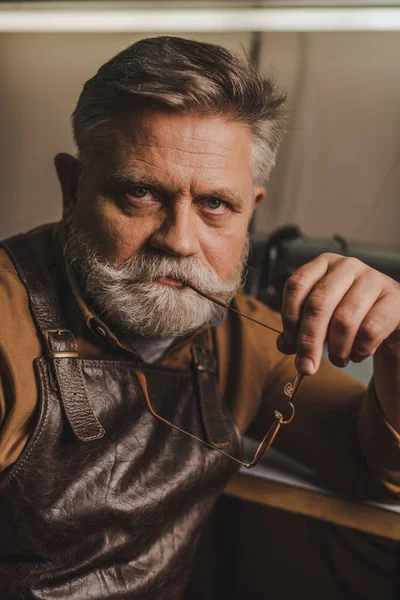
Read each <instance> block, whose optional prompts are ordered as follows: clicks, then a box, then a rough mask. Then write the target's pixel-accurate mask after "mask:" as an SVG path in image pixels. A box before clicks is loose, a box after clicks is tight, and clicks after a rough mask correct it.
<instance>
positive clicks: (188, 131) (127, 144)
mask: <svg viewBox="0 0 400 600" xmlns="http://www.w3.org/2000/svg"><path fill="white" fill-rule="evenodd" d="M251 142H252V137H251V132H250V129H249V127H248V126H247V125H246V124H244V123H239V122H237V121H234V120H233V119H228V118H226V117H221V116H217V117H209V116H208V117H201V116H197V115H186V114H177V113H160V112H156V113H150V114H146V115H145V116H143V117H142V118H141V119H140V121H139V122H138V121H137V120H135V121H134V122H132V124H128V126H127V127H126V128H124V130H123V131H121V132H120V134H119V135H118V141H117V148H116V151H117V156H116V157H115V158H116V159H117V160H118V161H119V162H120V163H121V162H126V161H128V162H129V161H130V160H131V159H132V158H133V159H134V158H135V157H136V158H137V159H139V160H140V159H141V158H142V159H143V158H144V160H146V158H148V159H150V160H152V159H155V160H157V159H161V160H162V161H166V162H167V161H171V163H173V162H175V161H176V162H178V163H179V164H181V165H182V166H188V167H190V166H195V167H196V166H197V167H205V168H213V167H214V168H221V167H223V166H224V165H227V166H228V165H232V168H233V169H237V166H238V165H237V164H235V163H240V164H241V165H242V168H246V162H247V160H246V159H247V157H248V158H250V152H251ZM248 162H249V164H250V160H249V161H248ZM121 166H122V165H121ZM126 166H128V165H126ZM144 167H145V164H144Z"/></svg>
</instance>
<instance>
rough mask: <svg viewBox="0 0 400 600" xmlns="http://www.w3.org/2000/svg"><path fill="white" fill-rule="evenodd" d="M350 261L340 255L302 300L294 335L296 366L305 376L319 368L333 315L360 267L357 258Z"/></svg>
mask: <svg viewBox="0 0 400 600" xmlns="http://www.w3.org/2000/svg"><path fill="white" fill-rule="evenodd" d="M351 260H352V259H344V258H342V259H341V260H339V261H337V262H336V263H335V264H334V265H333V266H331V270H330V271H329V272H328V273H327V275H326V276H325V277H323V278H322V279H321V281H319V282H318V283H317V284H316V285H315V286H314V288H313V290H312V291H311V293H310V294H309V296H308V298H307V299H306V301H305V303H304V306H303V311H302V316H301V322H300V328H299V333H298V338H297V359H296V366H297V368H298V370H299V371H300V372H301V373H304V374H305V375H312V374H313V373H315V372H316V371H317V369H318V368H319V365H320V363H321V358H322V352H323V347H324V341H325V338H326V337H327V334H328V328H329V323H330V320H331V318H332V315H333V313H334V311H335V309H336V307H337V306H338V304H339V303H340V302H341V300H342V299H343V297H344V296H345V294H346V293H347V292H348V291H349V289H350V288H351V286H352V285H353V284H354V279H355V277H356V276H357V275H358V271H359V269H360V268H361V267H359V265H358V262H359V261H357V263H356V262H352V263H350V261H351ZM360 265H362V263H360ZM350 266H352V268H350Z"/></svg>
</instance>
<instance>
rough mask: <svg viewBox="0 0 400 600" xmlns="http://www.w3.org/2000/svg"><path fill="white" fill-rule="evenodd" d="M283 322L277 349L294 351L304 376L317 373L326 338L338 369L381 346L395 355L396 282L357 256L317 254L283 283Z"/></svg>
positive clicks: (399, 293) (399, 287)
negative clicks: (282, 330) (386, 347)
mask: <svg viewBox="0 0 400 600" xmlns="http://www.w3.org/2000/svg"><path fill="white" fill-rule="evenodd" d="M282 322H283V327H284V334H283V335H281V336H279V338H278V342H277V344H278V348H279V350H281V351H282V352H284V353H285V354H293V353H295V352H296V353H297V358H296V367H297V369H298V370H299V371H300V372H302V373H304V374H306V375H312V374H313V373H315V372H316V371H317V369H318V367H319V365H320V362H321V356H322V350H323V345H324V341H325V340H326V341H327V343H328V353H329V359H330V361H331V362H332V363H333V364H334V365H336V366H338V367H345V366H346V365H347V363H348V362H349V360H352V361H354V362H361V361H362V360H364V359H365V358H367V357H368V356H371V355H373V354H375V352H376V350H377V349H378V348H379V347H380V346H381V345H387V346H388V347H389V349H390V352H391V353H395V354H396V356H398V358H400V284H398V283H397V282H396V281H394V280H393V279H391V278H390V277H387V276H386V275H383V274H382V273H380V272H379V271H376V270H375V269H372V268H371V267H369V266H368V265H366V264H364V263H363V262H361V261H360V260H358V259H356V258H346V257H343V256H340V255H338V254H330V253H325V254H321V255H320V256H318V257H317V258H315V259H314V260H312V261H311V262H309V263H307V264H306V265H304V266H302V267H300V268H299V269H298V270H297V271H296V272H295V273H294V274H293V275H292V276H291V277H290V278H289V279H288V280H287V281H286V285H285V288H284V293H283V303H282Z"/></svg>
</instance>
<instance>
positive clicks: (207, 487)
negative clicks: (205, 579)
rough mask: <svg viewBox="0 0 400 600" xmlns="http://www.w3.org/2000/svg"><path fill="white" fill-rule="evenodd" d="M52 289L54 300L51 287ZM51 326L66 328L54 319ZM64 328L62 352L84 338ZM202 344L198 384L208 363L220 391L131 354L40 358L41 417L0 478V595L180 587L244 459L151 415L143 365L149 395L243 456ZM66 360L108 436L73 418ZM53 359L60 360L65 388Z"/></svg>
mask: <svg viewBox="0 0 400 600" xmlns="http://www.w3.org/2000/svg"><path fill="white" fill-rule="evenodd" d="M15 250H17V251H18V248H14V252H15ZM27 268H29V265H27V264H26V265H24V269H27ZM28 291H29V292H30V291H31V290H30V289H29V286H28ZM43 293H44V296H43V298H44V300H43V302H44V304H45V303H46V298H48V297H49V294H48V291H47V290H44V291H43ZM41 302H42V300H41V296H40V293H39V294H38V295H37V297H36V299H35V302H34V303H32V307H34V306H35V307H37V304H39V305H40V310H41V311H42V312H43V307H42V306H41ZM46 314H47V313H46ZM56 317H57V315H56ZM46 318H48V314H47V316H46ZM57 318H58V317H57ZM48 320H49V321H51V319H48ZM56 322H59V321H58V320H56ZM47 327H48V328H49V329H57V327H55V326H54V323H50V322H49V324H48V326H47ZM62 336H63V339H61V338H58V336H50V337H51V338H52V340H53V339H54V340H55V341H54V346H52V347H53V349H54V350H55V351H60V348H65V346H66V345H67V346H68V347H69V348H70V349H71V348H73V347H74V346H73V344H74V343H76V342H74V340H73V339H72V338H71V336H72V334H71V333H70V332H69V333H68V334H67V333H65V334H62ZM72 337H73V336H72ZM198 343H199V345H200V346H201V345H202V343H203V342H202V341H201V339H200V340H199V341H198ZM51 344H53V342H51ZM60 344H61V345H60ZM200 354H202V353H200ZM204 355H206V357H207V360H206V361H201V360H200V361H199V362H198V363H197V364H196V365H195V370H196V373H197V374H198V375H200V387H201V386H202V385H203V384H202V383H201V381H202V380H201V373H204V372H206V373H207V374H208V376H209V377H213V378H214V380H213V384H212V385H211V384H210V385H209V383H210V382H208V383H207V386H204V385H203V389H204V391H205V390H208V391H209V392H211V390H212V393H211V395H208V393H207V394H204V395H203V397H202V401H201V402H199V399H198V394H197V391H196V390H197V386H198V385H199V384H198V377H196V375H193V372H192V370H179V369H171V368H163V367H160V366H156V365H148V364H143V363H135V362H134V361H133V360H83V359H80V358H72V359H69V358H60V359H55V360H53V361H50V360H49V359H48V358H47V357H46V356H44V357H42V358H40V359H37V360H36V361H35V370H36V375H37V382H38V386H39V390H40V403H39V414H38V418H37V423H36V427H35V430H34V433H33V435H32V437H31V438H30V441H29V442H28V444H27V446H26V447H25V449H24V451H23V452H22V454H21V455H20V458H19V459H18V461H17V462H16V463H15V464H14V465H13V466H12V468H11V469H9V471H8V472H6V473H4V474H3V476H2V478H1V479H0V515H6V516H7V518H6V519H4V520H3V521H2V523H1V538H0V598H1V599H2V600H17V599H18V600H33V599H41V600H64V599H67V598H68V600H83V599H84V598H88V599H89V598H90V600H116V599H118V600H127V599H129V600H145V599H146V600H151V599H157V600H170V599H171V600H172V599H174V600H178V599H179V598H180V597H182V594H183V593H184V590H185V585H186V582H187V578H188V575H189V573H190V568H191V563H192V559H193V555H194V551H195V549H196V544H197V541H198V539H199V536H200V533H201V531H202V529H203V527H204V525H205V522H206V519H207V517H208V515H209V513H210V511H211V509H212V507H213V505H214V503H215V501H216V499H217V498H218V496H219V495H220V494H221V493H222V491H223V488H224V486H225V484H226V482H227V480H228V479H229V478H230V477H231V476H232V474H233V473H234V472H235V470H236V468H237V466H236V465H235V463H234V462H233V461H230V460H229V459H227V458H226V457H224V456H223V455H221V454H220V453H219V452H217V451H214V450H210V449H209V448H207V447H206V446H204V445H203V444H201V443H198V442H196V441H194V440H192V439H191V438H190V437H188V436H186V435H184V434H182V433H180V432H178V431H176V430H175V429H173V428H171V427H168V426H167V425H165V424H164V423H162V422H161V421H159V420H158V419H156V418H154V417H153V416H152V415H151V414H150V412H149V410H148V409H147V406H146V403H145V400H144V397H143V393H142V390H141V387H140V385H139V383H138V379H137V377H136V376H135V372H136V370H138V371H139V370H140V372H142V373H144V374H145V376H146V379H147V386H148V391H149V395H150V397H151V399H152V403H153V404H154V405H155V408H156V409H157V410H160V411H166V412H167V413H168V415H169V417H170V420H171V421H172V422H173V423H174V424H176V425H178V426H179V427H181V428H182V429H190V431H194V432H195V433H196V434H197V435H198V436H199V437H204V436H205V435H206V434H207V435H211V436H212V438H213V439H214V438H215V439H217V438H219V441H221V440H222V441H223V442H226V443H227V446H226V447H225V449H226V450H227V451H229V452H230V453H231V454H233V455H235V456H237V457H239V456H240V451H241V449H240V439H239V437H238V435H237V433H236V429H235V425H234V422H233V419H232V417H231V416H230V415H229V414H228V412H227V411H226V410H225V409H224V407H221V406H220V405H219V404H218V406H219V408H218V411H219V418H220V419H221V420H223V421H224V426H223V427H222V428H221V427H220V423H219V422H218V419H216V420H215V418H213V419H212V420H211V421H207V416H206V417H205V415H207V414H208V412H209V411H210V413H211V412H212V411H213V410H214V407H215V405H216V404H217V403H218V399H217V398H216V396H215V392H216V385H215V383H216V375H215V373H212V372H210V371H201V370H199V369H198V367H199V364H200V366H201V365H202V364H203V365H204V366H207V365H208V363H209V361H210V355H209V353H208V351H207V352H204ZM69 362H72V363H73V365H75V366H77V365H78V366H79V369H80V377H82V381H83V384H84V390H85V394H86V396H87V398H88V402H89V405H90V406H91V409H92V410H93V414H94V416H95V418H96V420H97V421H98V422H99V423H102V425H103V427H104V431H105V433H104V436H103V437H102V438H98V439H93V440H92V441H90V442H83V441H81V440H80V439H78V437H77V436H76V435H75V434H74V431H73V429H71V427H70V424H69V421H68V414H67V411H66V406H65V400H64V401H63V399H62V398H60V389H61V390H62V391H63V390H64V389H67V390H68V391H67V395H69V394H74V393H78V394H79V389H78V390H77V389H75V385H76V381H77V380H79V377H78V379H77V378H76V376H75V374H74V373H73V371H71V369H70V367H65V365H68V364H69ZM51 363H57V365H59V367H56V370H57V371H58V378H59V381H61V385H59V386H57V387H56V386H54V385H53V383H52V375H51V369H52V366H51ZM63 365H64V366H63ZM71 373H72V375H71ZM210 381H211V380H210ZM61 395H62V394H61ZM78 421H79V419H78ZM206 421H207V427H208V429H209V431H208V432H207V433H206V432H205V426H204V423H205V422H206ZM214 429H215V430H214ZM225 430H226V431H225ZM221 431H223V432H224V431H225V433H226V432H228V434H229V435H228V437H229V439H228V438H225V439H222V437H223V436H222V437H221ZM225 433H224V435H225Z"/></svg>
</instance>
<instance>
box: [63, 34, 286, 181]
mask: <svg viewBox="0 0 400 600" xmlns="http://www.w3.org/2000/svg"><path fill="white" fill-rule="evenodd" d="M285 101H286V94H285V93H284V92H282V91H281V90H279V89H278V88H277V86H276V85H275V83H274V82H273V81H272V80H271V78H269V77H264V76H262V75H261V74H259V73H257V72H256V71H255V69H254V68H253V67H252V66H251V64H250V63H249V62H247V61H246V60H243V59H240V58H239V57H237V56H234V55H233V54H231V53H230V52H229V51H228V50H226V49H225V48H222V47H221V46H217V45H214V44H206V43H203V42H196V41H193V40H187V39H183V38H177V37H163V36H160V37H154V38H148V39H143V40H141V41H139V42H137V43H135V44H132V45H131V46H129V47H128V48H126V49H125V50H123V51H122V52H120V53H119V54H117V56H115V57H114V58H112V59H111V60H110V61H108V62H107V63H106V64H104V65H103V66H102V67H100V69H99V70H98V72H97V73H96V75H95V76H94V77H93V78H92V79H89V81H87V82H86V84H85V86H84V88H83V90H82V93H81V95H80V97H79V100H78V104H77V106H76V109H75V111H74V113H73V115H72V119H73V130H74V137H75V142H76V145H77V147H78V156H79V158H80V160H81V161H82V162H83V163H84V164H86V163H88V162H90V161H91V160H92V159H93V157H94V156H95V155H96V154H98V153H99V152H102V151H104V150H105V149H106V148H107V147H108V148H109V147H110V142H111V141H112V137H113V135H114V136H115V132H116V131H118V128H119V127H121V125H122V122H123V121H122V120H123V119H124V118H126V117H127V116H128V117H132V116H136V117H138V118H140V114H142V113H143V112H145V111H148V110H157V109H158V110H166V109H167V110H174V111H176V112H182V113H186V114H187V113H192V114H196V115H201V116H227V117H229V118H232V119H234V120H236V121H238V122H243V123H246V124H247V125H248V126H249V127H250V128H251V131H252V134H253V149H252V157H251V160H252V165H251V167H252V169H253V180H254V183H255V184H262V183H263V182H264V181H266V180H267V179H268V176H269V174H270V172H271V169H272V167H273V166H274V164H275V159H276V153H277V150H278V146H279V143H280V141H281V139H282V135H283V129H284V106H285Z"/></svg>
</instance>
